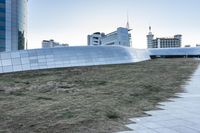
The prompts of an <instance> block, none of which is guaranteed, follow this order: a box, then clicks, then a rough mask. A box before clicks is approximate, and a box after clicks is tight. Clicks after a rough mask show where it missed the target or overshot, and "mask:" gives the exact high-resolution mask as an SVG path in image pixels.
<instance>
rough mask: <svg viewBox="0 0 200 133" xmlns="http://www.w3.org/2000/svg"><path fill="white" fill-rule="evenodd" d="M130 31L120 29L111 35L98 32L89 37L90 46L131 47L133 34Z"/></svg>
mask: <svg viewBox="0 0 200 133" xmlns="http://www.w3.org/2000/svg"><path fill="white" fill-rule="evenodd" d="M129 31H130V30H129V29H128V28H122V27H119V28H117V30H116V31H114V32H111V33H109V34H105V33H100V32H96V33H94V34H92V35H88V46H99V45H102V46H105V45H118V46H127V47H131V34H130V33H129Z"/></svg>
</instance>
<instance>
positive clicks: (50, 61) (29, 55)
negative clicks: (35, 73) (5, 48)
mask: <svg viewBox="0 0 200 133" xmlns="http://www.w3.org/2000/svg"><path fill="white" fill-rule="evenodd" d="M0 57H1V58H0V73H6V72H18V71H26V70H37V69H47V68H62V67H75V66H93V65H106V64H124V63H133V62H139V61H145V60H149V59H150V56H149V52H148V50H139V49H133V48H128V47H120V46H97V47H93V46H79V47H58V48H48V49H33V50H21V51H15V52H3V53H0Z"/></svg>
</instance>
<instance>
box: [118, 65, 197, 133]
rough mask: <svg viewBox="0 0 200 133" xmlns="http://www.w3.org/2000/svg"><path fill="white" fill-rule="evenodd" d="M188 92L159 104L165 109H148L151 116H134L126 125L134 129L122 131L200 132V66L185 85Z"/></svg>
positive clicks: (141, 132)
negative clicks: (131, 122)
mask: <svg viewBox="0 0 200 133" xmlns="http://www.w3.org/2000/svg"><path fill="white" fill-rule="evenodd" d="M184 88H185V90H186V92H187V93H180V94H177V96H179V97H181V98H174V99H170V100H172V102H163V103H161V105H160V106H159V107H160V108H162V109H164V110H159V111H147V112H146V113H148V114H151V115H152V116H150V117H142V118H133V119H131V121H133V122H136V124H129V125H126V126H127V127H129V128H130V129H132V130H134V131H126V132H120V133H200V67H199V68H198V69H197V70H196V72H195V73H194V74H193V76H192V78H191V81H189V82H188V84H187V85H186V86H184Z"/></svg>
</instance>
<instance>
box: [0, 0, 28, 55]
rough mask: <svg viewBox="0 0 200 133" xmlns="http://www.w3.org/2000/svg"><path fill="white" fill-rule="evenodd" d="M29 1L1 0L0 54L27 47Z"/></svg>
mask: <svg viewBox="0 0 200 133" xmlns="http://www.w3.org/2000/svg"><path fill="white" fill-rule="evenodd" d="M27 3H28V0H0V52H4V51H16V50H22V49H25V47H27Z"/></svg>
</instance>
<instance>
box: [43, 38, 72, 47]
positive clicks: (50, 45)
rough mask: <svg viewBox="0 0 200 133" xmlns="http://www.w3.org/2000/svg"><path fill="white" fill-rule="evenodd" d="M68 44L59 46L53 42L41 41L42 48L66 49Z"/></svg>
mask: <svg viewBox="0 0 200 133" xmlns="http://www.w3.org/2000/svg"><path fill="white" fill-rule="evenodd" d="M66 46H69V44H60V43H58V42H55V41H54V40H43V41H42V48H54V47H66Z"/></svg>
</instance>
